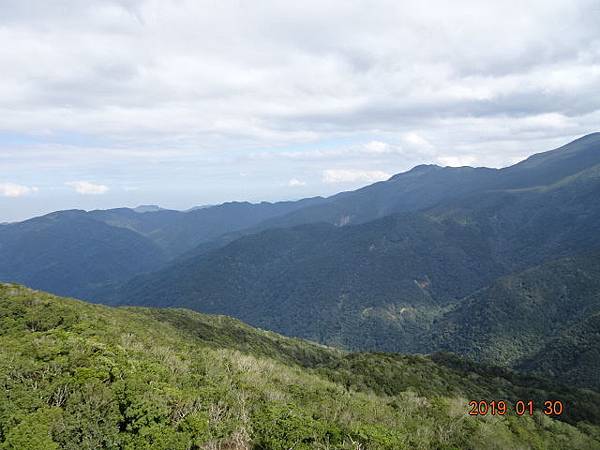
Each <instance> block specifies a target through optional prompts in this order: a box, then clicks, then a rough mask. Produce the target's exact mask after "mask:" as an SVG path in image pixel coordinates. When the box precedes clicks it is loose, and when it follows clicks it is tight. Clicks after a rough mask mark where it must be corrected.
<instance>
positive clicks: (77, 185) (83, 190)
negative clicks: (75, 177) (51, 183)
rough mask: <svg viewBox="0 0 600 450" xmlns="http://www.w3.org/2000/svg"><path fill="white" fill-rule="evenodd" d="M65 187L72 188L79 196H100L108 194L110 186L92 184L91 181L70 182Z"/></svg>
mask: <svg viewBox="0 0 600 450" xmlns="http://www.w3.org/2000/svg"><path fill="white" fill-rule="evenodd" d="M65 185H67V186H69V187H72V188H73V189H75V191H76V192H77V193H78V194H82V195H100V194H105V193H106V192H108V186H105V185H103V184H94V183H90V182H89V181H69V182H67V183H65Z"/></svg>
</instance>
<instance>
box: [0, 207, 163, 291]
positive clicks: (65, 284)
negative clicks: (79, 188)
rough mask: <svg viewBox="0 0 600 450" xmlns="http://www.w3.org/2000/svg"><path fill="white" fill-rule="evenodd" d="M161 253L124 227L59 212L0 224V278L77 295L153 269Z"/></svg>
mask: <svg viewBox="0 0 600 450" xmlns="http://www.w3.org/2000/svg"><path fill="white" fill-rule="evenodd" d="M166 261H167V258H166V256H165V254H164V252H163V251H162V250H161V249H160V248H159V247H158V246H156V245H155V244H154V243H153V242H151V241H150V240H149V239H147V238H145V237H144V236H141V235H139V234H138V233H135V232H133V231H131V230H128V229H125V228H116V227H111V226H109V225H106V224H104V223H102V222H98V221H96V220H93V219H90V218H89V217H86V216H85V213H84V212H83V211H63V212H60V213H53V214H49V215H46V216H43V217H39V218H36V219H31V220H28V221H25V222H21V223H15V224H9V225H4V226H2V227H0V280H2V281H12V282H19V283H26V284H29V285H32V286H35V287H37V288H40V289H46V290H48V291H52V292H54V293H58V294H63V295H73V296H81V295H83V294H84V293H88V292H90V291H91V290H93V289H95V288H96V287H97V286H98V285H103V284H105V283H109V282H112V283H115V282H119V281H125V280H127V279H128V278H131V277H133V276H134V275H137V274H139V273H143V272H148V271H151V270H157V269H158V268H159V267H161V266H162V265H163V264H164V263H166Z"/></svg>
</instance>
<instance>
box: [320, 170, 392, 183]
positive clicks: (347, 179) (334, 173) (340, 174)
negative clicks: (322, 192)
mask: <svg viewBox="0 0 600 450" xmlns="http://www.w3.org/2000/svg"><path fill="white" fill-rule="evenodd" d="M390 177H391V175H390V174H389V173H387V172H384V171H382V170H357V169H327V170H324V171H323V182H324V183H328V184H334V183H354V182H358V181H360V182H365V183H374V182H375V181H382V180H387V179H388V178H390Z"/></svg>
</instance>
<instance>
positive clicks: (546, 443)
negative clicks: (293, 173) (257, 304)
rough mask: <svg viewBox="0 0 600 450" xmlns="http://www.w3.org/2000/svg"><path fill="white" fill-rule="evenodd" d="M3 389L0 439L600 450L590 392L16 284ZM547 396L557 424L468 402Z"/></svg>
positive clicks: (163, 445) (4, 341)
mask: <svg viewBox="0 0 600 450" xmlns="http://www.w3.org/2000/svg"><path fill="white" fill-rule="evenodd" d="M0 385H1V387H2V391H1V394H0V395H1V396H0V449H2V450H8V449H18V450H29V449H31V450H33V449H44V450H46V449H59V448H64V449H98V448H110V449H168V450H177V449H200V448H202V449H246V448H254V449H289V448H294V449H314V448H317V449H318V448H322V449H403V448H407V449H419V448H422V449H425V448H436V449H458V448H460V449H463V448H466V449H468V448H525V449H526V448H532V449H546V448H561V449H566V448H579V449H593V448H600V427H599V426H598V425H599V424H600V412H599V411H598V410H597V409H595V407H594V405H598V404H600V396H599V395H598V394H597V393H595V392H593V391H586V392H583V391H575V390H571V391H561V390H560V389H561V388H560V387H558V386H555V385H546V384H544V383H542V382H540V381H538V380H536V379H533V378H520V377H518V376H516V375H514V374H511V373H509V372H505V371H501V370H497V369H488V368H484V367H481V366H472V367H471V366H469V365H467V364H463V363H461V362H460V361H459V360H455V359H453V358H451V357H447V356H444V355H439V356H437V357H436V358H433V359H432V358H427V357H422V356H410V357H408V356H406V357H405V356H400V355H389V354H346V353H342V352H340V351H335V350H332V349H328V348H325V347H321V346H317V345H314V344H310V343H307V342H303V341H300V340H294V339H288V338H284V337H281V336H278V335H276V334H274V333H269V332H264V331H261V330H256V329H253V328H251V327H248V326H246V325H244V324H242V323H240V322H238V321H236V320H233V319H229V318H226V317H221V316H206V315H202V314H198V313H194V312H190V311H184V310H152V309H141V308H127V309H125V308H119V309H115V308H108V307H103V306H98V305H90V304H86V303H83V302H79V301H76V300H69V299H61V298H58V297H54V296H51V295H48V294H44V293H41V292H36V291H31V290H28V289H26V288H22V287H19V286H15V285H0ZM545 395H548V396H550V395H556V396H561V395H563V396H564V397H565V398H564V400H565V401H566V402H567V403H568V405H569V407H568V409H569V413H568V415H567V416H565V417H564V419H565V420H566V421H559V420H555V419H552V418H549V417H545V416H542V415H540V414H535V416H534V417H517V416H515V415H514V414H509V415H508V416H505V417H498V416H494V417H492V416H487V417H480V418H477V417H472V416H469V415H468V414H467V413H466V412H467V402H468V400H469V399H470V398H471V397H473V396H476V398H488V399H490V400H491V399H496V400H500V399H508V400H514V399H516V398H520V397H527V398H529V397H531V398H541V397H543V396H545ZM567 422H568V423H567Z"/></svg>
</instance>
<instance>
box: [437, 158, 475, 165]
mask: <svg viewBox="0 0 600 450" xmlns="http://www.w3.org/2000/svg"><path fill="white" fill-rule="evenodd" d="M437 160H438V162H439V163H440V164H442V165H443V166H450V167H463V166H473V165H475V164H476V163H477V157H476V156H474V155H452V156H440V157H438V158H437Z"/></svg>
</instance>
